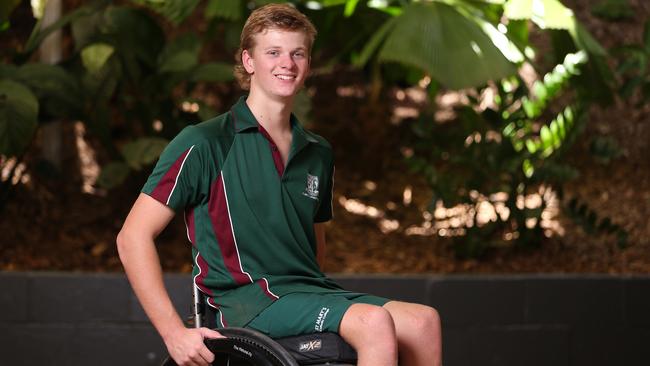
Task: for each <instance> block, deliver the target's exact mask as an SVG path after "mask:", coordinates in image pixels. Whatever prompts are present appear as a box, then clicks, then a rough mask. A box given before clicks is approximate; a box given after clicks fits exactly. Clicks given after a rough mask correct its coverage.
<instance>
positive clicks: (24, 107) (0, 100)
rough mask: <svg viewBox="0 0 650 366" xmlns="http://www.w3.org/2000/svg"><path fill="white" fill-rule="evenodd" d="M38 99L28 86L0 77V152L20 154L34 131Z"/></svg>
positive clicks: (7, 154) (13, 154)
mask: <svg viewBox="0 0 650 366" xmlns="http://www.w3.org/2000/svg"><path fill="white" fill-rule="evenodd" d="M37 116H38V100H37V99H36V96H35V95H34V94H33V93H32V91H31V90H29V88H27V87H26V86H24V85H23V84H20V83H17V82H15V81H11V80H7V79H0V154H1V155H6V156H15V155H22V154H23V153H24V151H25V148H26V147H27V144H28V143H29V142H30V141H31V139H32V136H33V134H34V131H36V124H37Z"/></svg>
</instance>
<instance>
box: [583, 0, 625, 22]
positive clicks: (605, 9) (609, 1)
mask: <svg viewBox="0 0 650 366" xmlns="http://www.w3.org/2000/svg"><path fill="white" fill-rule="evenodd" d="M591 13H592V14H594V15H595V16H597V17H600V18H603V19H607V20H626V19H631V18H634V11H633V10H632V8H631V7H630V4H629V3H628V1H627V0H601V1H600V2H598V3H597V4H596V5H595V6H594V7H593V8H592V9H591Z"/></svg>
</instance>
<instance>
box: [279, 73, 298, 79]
mask: <svg viewBox="0 0 650 366" xmlns="http://www.w3.org/2000/svg"><path fill="white" fill-rule="evenodd" d="M275 77H276V78H278V79H280V80H295V79H296V75H284V74H277V75H275Z"/></svg>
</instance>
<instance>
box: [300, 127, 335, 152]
mask: <svg viewBox="0 0 650 366" xmlns="http://www.w3.org/2000/svg"><path fill="white" fill-rule="evenodd" d="M304 131H305V134H306V135H307V136H309V137H311V138H312V139H314V140H316V143H317V144H318V145H319V146H320V147H322V148H325V149H327V150H332V145H331V144H330V143H329V141H327V140H326V139H325V138H324V137H323V136H321V135H317V134H315V133H313V132H311V131H309V130H304Z"/></svg>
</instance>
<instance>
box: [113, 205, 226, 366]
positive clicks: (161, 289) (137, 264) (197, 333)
mask: <svg viewBox="0 0 650 366" xmlns="http://www.w3.org/2000/svg"><path fill="white" fill-rule="evenodd" d="M173 217H174V211H172V209H170V208H169V207H167V206H165V205H163V204H162V203H160V202H158V201H156V200H155V199H153V198H151V197H149V196H147V195H146V194H140V196H139V197H138V199H137V200H136V201H135V203H134V204H133V207H132V208H131V212H129V215H128V216H127V218H126V221H125V222H124V225H123V226H122V230H121V231H120V233H119V234H118V236H117V248H118V252H119V255H120V260H121V261H122V264H123V265H124V270H125V271H126V274H127V277H128V278H129V282H130V283H131V286H132V287H133V291H134V292H135V295H136V296H137V298H138V300H139V301H140V303H141V304H142V307H143V308H144V311H145V313H146V314H147V316H148V317H149V319H150V320H151V322H152V323H153V325H154V327H155V328H156V330H157V331H158V333H159V334H160V336H161V337H162V338H163V341H164V342H165V345H166V346H167V349H168V350H169V353H170V355H171V356H172V358H173V359H174V360H175V361H176V363H178V364H179V365H207V364H208V363H209V362H212V361H213V360H214V355H213V354H212V353H211V352H210V351H209V350H208V349H207V347H205V345H204V344H203V339H204V338H206V337H210V338H215V337H219V336H220V335H219V333H217V332H215V331H212V330H209V329H207V328H202V329H187V328H185V325H184V324H183V321H182V320H181V318H180V316H179V315H178V313H177V312H176V309H175V308H174V305H173V304H172V301H171V299H170V298H169V294H168V293H167V290H166V289H165V285H164V282H163V276H162V268H161V266H160V259H159V258H158V253H157V251H156V247H155V244H154V239H155V238H156V237H157V236H158V234H160V232H161V231H162V230H163V229H164V228H165V227H166V226H167V224H168V223H169V222H170V221H171V219H172V218H173Z"/></svg>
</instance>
